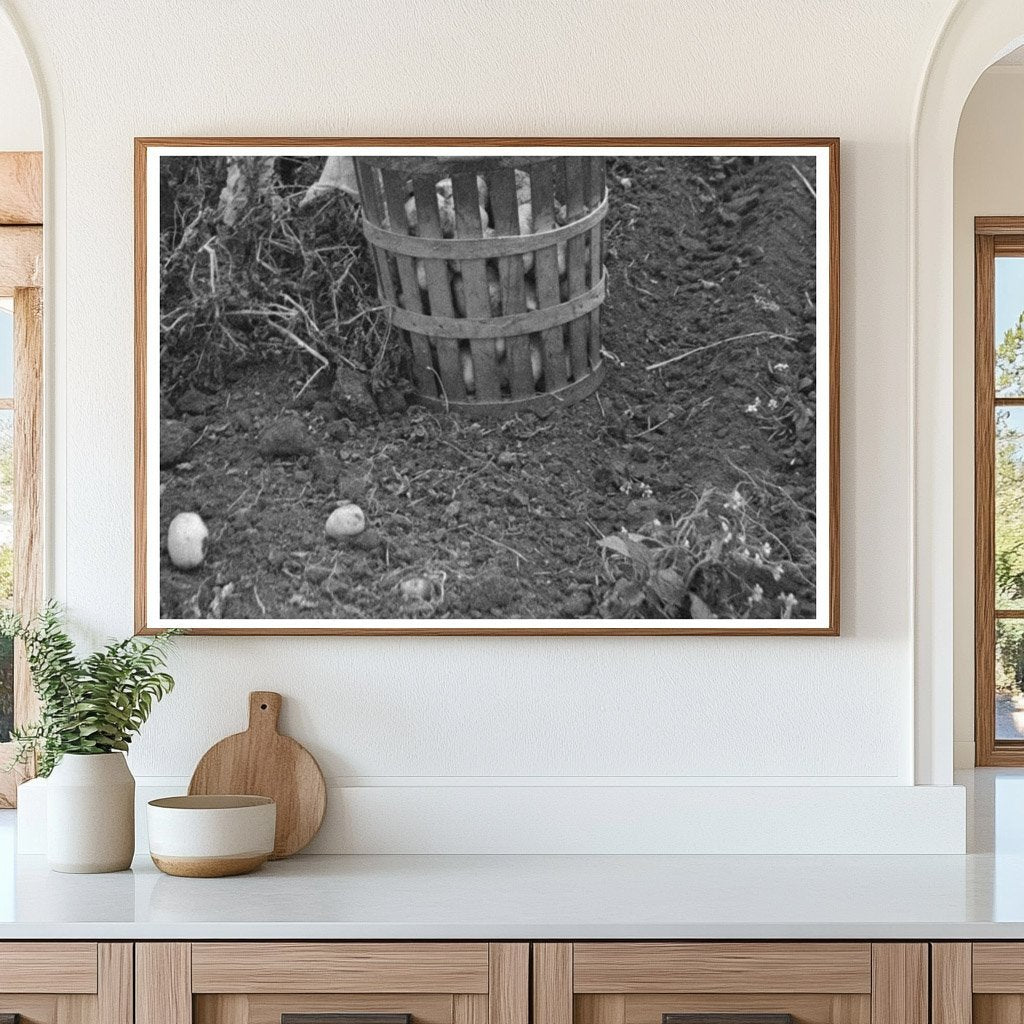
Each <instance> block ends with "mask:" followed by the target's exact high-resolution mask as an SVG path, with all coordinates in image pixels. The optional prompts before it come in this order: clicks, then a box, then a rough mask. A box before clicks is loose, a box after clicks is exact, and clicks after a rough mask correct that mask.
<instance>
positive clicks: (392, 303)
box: [355, 157, 415, 377]
mask: <svg viewBox="0 0 1024 1024" xmlns="http://www.w3.org/2000/svg"><path fill="white" fill-rule="evenodd" d="M355 166H356V179H357V181H358V182H359V198H360V201H361V203H362V206H363V224H364V227H365V225H366V224H367V223H371V224H383V222H384V196H383V192H382V189H381V182H380V172H379V171H378V170H377V168H376V167H374V166H373V165H372V164H370V163H367V162H366V161H364V160H362V159H361V158H359V157H357V158H356V160H355ZM370 249H371V250H372V252H373V262H374V266H375V267H376V268H377V287H378V289H379V292H380V298H381V302H382V303H383V304H384V305H385V306H386V307H387V308H388V309H389V310H390V311H392V313H393V311H394V310H396V309H398V284H397V282H396V280H395V276H394V272H393V268H392V264H391V254H390V253H389V252H388V251H387V250H386V249H380V248H378V247H377V246H375V245H371V246H370ZM395 330H396V332H397V334H398V340H399V342H400V343H404V344H406V345H408V344H410V341H409V332H408V331H404V330H402V329H401V328H399V327H396V328H395ZM414 377H415V374H414Z"/></svg>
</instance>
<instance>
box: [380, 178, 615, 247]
mask: <svg viewBox="0 0 1024 1024" xmlns="http://www.w3.org/2000/svg"><path fill="white" fill-rule="evenodd" d="M607 213H608V191H607V189H606V190H605V194H604V199H602V200H601V204H600V205H599V206H595V207H594V209H593V210H591V211H590V213H588V214H587V215H586V216H585V217H581V218H580V219H579V220H574V221H573V222H572V223H571V224H564V225H563V226H562V227H560V228H552V229H551V230H550V231H538V232H536V233H534V234H532V235H493V236H491V237H489V238H426V237H424V236H423V235H403V234H399V233H398V232H397V231H389V230H388V229H387V228H382V227H381V226H380V225H379V224H371V223H370V222H369V221H368V220H367V219H366V218H365V217H364V218H363V234H364V235H365V236H366V238H367V241H369V242H370V244H371V245H376V246H378V247H380V248H381V249H386V250H387V251H388V252H391V253H396V254H397V255H400V256H416V257H418V258H419V259H431V260H489V259H497V258H498V257H500V256H521V255H522V254H523V253H527V252H536V250H538V249H547V248H549V247H550V246H552V245H557V244H558V243H560V242H567V241H568V240H569V239H570V238H575V237H576V236H577V235H582V234H584V233H585V232H587V231H589V230H590V229H591V228H593V227H594V226H595V225H596V224H599V223H600V222H601V221H602V220H604V217H605V214H607Z"/></svg>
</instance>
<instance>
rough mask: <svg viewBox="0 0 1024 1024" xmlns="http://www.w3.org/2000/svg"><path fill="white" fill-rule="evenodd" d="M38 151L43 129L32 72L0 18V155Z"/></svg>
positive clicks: (13, 37)
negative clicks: (1, 153) (20, 151)
mask: <svg viewBox="0 0 1024 1024" xmlns="http://www.w3.org/2000/svg"><path fill="white" fill-rule="evenodd" d="M42 148H43V125H42V120H41V118H40V116H39V97H38V95H37V94H36V85H35V82H34V81H33V79H32V70H31V68H30V67H29V64H28V60H27V59H26V56H25V50H24V48H23V47H22V45H21V41H20V40H19V39H18V36H17V34H16V33H15V31H14V29H13V27H12V26H11V24H10V23H9V22H8V20H7V19H6V18H5V17H4V16H3V15H2V14H0V152H11V151H17V150H40V149H42Z"/></svg>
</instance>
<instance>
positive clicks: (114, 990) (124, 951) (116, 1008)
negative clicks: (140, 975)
mask: <svg viewBox="0 0 1024 1024" xmlns="http://www.w3.org/2000/svg"><path fill="white" fill-rule="evenodd" d="M5 1017H14V1018H20V1020H21V1024H132V947H131V944H130V943H124V942H105V943H95V942H0V1018H5Z"/></svg>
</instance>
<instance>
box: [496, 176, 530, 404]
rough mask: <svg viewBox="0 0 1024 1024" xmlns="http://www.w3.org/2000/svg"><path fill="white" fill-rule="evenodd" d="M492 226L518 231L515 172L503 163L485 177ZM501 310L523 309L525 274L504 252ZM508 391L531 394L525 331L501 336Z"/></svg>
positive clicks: (515, 394)
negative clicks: (506, 368)
mask: <svg viewBox="0 0 1024 1024" xmlns="http://www.w3.org/2000/svg"><path fill="white" fill-rule="evenodd" d="M488 185H489V187H490V192H491V212H492V213H493V214H494V229H495V231H497V232H498V234H500V235H518V234H519V231H520V224H519V204H518V202H517V200H516V172H515V169H514V168H511V167H503V168H499V169H498V170H496V171H493V172H492V173H491V174H490V175H489V177H488ZM498 268H499V275H500V279H501V312H502V315H503V316H509V315H511V314H513V313H525V312H526V277H525V274H524V270H523V257H522V256H507V257H505V258H504V259H502V260H500V261H499V264H498ZM505 353H506V355H505V358H506V360H507V364H508V385H509V392H510V394H511V396H512V397H513V398H526V397H528V396H530V395H532V394H534V390H535V389H534V380H533V368H532V366H531V364H530V339H529V336H528V335H525V334H514V335H510V336H509V337H508V338H506V339H505Z"/></svg>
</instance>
